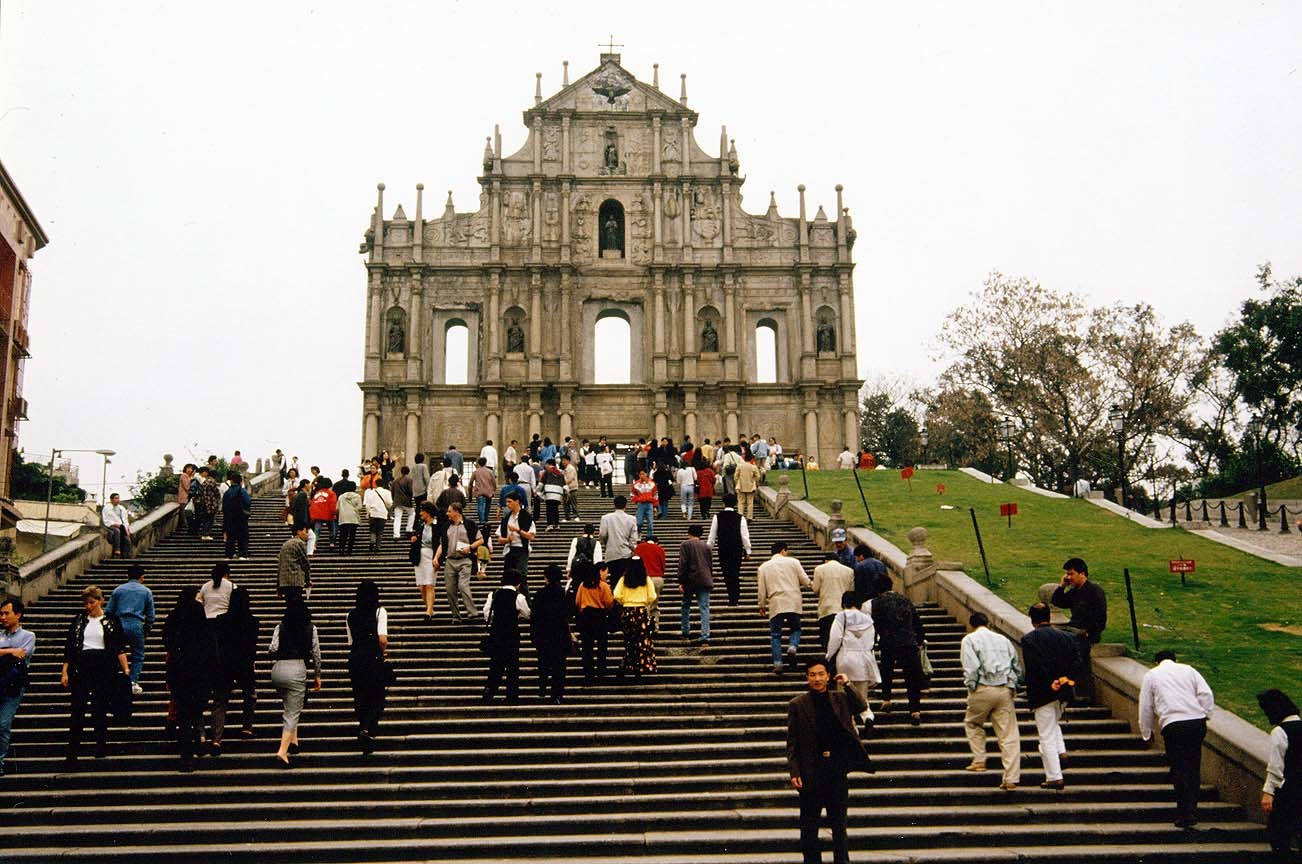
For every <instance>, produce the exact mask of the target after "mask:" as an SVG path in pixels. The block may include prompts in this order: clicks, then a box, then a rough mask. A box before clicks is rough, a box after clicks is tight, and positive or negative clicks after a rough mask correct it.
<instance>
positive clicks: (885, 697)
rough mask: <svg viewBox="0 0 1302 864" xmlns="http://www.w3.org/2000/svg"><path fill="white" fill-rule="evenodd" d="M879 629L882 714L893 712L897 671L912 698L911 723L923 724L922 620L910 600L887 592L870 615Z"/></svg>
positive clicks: (872, 608) (875, 600) (923, 638)
mask: <svg viewBox="0 0 1302 864" xmlns="http://www.w3.org/2000/svg"><path fill="white" fill-rule="evenodd" d="M870 614H871V615H872V616H873V625H874V626H876V628H877V645H878V648H879V649H880V652H881V656H882V664H881V673H882V710H884V711H889V710H890V708H891V691H892V684H893V683H894V679H895V669H896V667H898V668H899V669H900V671H901V672H902V673H903V674H904V684H905V688H906V689H907V692H908V695H909V722H911V723H912V724H913V725H914V726H917V725H918V724H919V723H921V722H922V657H921V654H920V653H919V652H920V650H921V648H922V645H923V644H925V643H926V641H927V637H926V633H925V632H924V631H923V629H922V616H920V615H919V614H918V610H917V609H916V608H915V607H914V605H913V603H912V602H910V600H909V598H908V597H905V596H904V595H903V594H901V593H899V592H898V591H887V592H886V593H884V594H880V595H878V596H877V597H875V598H873V601H872V607H871V613H870Z"/></svg>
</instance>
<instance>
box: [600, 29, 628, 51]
mask: <svg viewBox="0 0 1302 864" xmlns="http://www.w3.org/2000/svg"><path fill="white" fill-rule="evenodd" d="M597 47H598V48H604V49H605V53H607V54H614V53H615V49H616V48H623V47H624V43H622V42H616V41H615V34H614V33H612V34H610V42H609V43H607V44H602V43H601V42H598V43H597Z"/></svg>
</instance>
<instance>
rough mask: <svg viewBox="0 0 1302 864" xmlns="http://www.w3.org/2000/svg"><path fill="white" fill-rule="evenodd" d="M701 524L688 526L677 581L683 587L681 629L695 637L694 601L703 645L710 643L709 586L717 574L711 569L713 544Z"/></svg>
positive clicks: (686, 635) (700, 642)
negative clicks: (702, 537)
mask: <svg viewBox="0 0 1302 864" xmlns="http://www.w3.org/2000/svg"><path fill="white" fill-rule="evenodd" d="M701 533H702V532H701V526H700V525H697V524H693V525H688V526H687V539H686V540H684V541H683V543H682V545H681V546H679V547H678V581H679V584H680V585H681V587H682V589H683V620H682V632H683V638H684V639H691V638H692V602H693V601H695V602H696V608H697V609H699V610H700V613H701V638H700V639H699V640H698V641H697V643H696V644H697V645H698V646H700V647H701V648H704V647H705V646H707V645H709V644H710V589H711V588H712V587H714V576H713V574H712V573H711V569H710V545H709V544H708V543H706V542H705V541H704V540H702V539H701Z"/></svg>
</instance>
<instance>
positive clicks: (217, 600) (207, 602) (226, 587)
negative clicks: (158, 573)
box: [109, 561, 235, 620]
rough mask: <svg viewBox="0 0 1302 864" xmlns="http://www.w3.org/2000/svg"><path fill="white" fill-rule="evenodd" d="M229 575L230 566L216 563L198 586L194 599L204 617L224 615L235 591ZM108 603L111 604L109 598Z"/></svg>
mask: <svg viewBox="0 0 1302 864" xmlns="http://www.w3.org/2000/svg"><path fill="white" fill-rule="evenodd" d="M230 575H231V565H229V564H227V563H226V562H225V561H218V562H217V563H216V564H214V565H212V577H211V578H210V579H209V580H208V581H207V582H205V583H203V585H201V586H199V593H198V594H196V595H195V597H194V599H196V600H198V601H199V605H201V606H203V614H204V617H206V618H208V619H210V620H211V619H213V618H216V617H217V616H218V615H224V614H226V610H227V609H229V608H230V605H231V592H232V591H234V590H235V583H234V582H232V581H231V580H230V578H229V577H230ZM109 602H110V603H112V602H113V601H112V599H111V598H110V600H109Z"/></svg>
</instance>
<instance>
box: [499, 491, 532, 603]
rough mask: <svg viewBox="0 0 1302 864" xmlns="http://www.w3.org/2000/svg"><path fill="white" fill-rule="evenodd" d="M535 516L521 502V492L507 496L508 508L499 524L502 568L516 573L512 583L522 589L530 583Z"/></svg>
mask: <svg viewBox="0 0 1302 864" xmlns="http://www.w3.org/2000/svg"><path fill="white" fill-rule="evenodd" d="M534 529H535V525H534V521H533V517H532V516H530V515H529V511H528V510H525V509H524V508H523V506H522V504H521V498H520V493H519V492H512V493H511V494H509V495H507V496H506V510H505V511H504V512H503V513H502V521H501V522H500V523H498V526H497V536H498V538H499V539H500V540H501V541H502V569H503V570H506V571H510V572H513V573H515V580H514V581H513V582H512V583H511V584H513V585H515V586H516V588H517V589H518V590H520V591H524V590H526V586H528V584H529V543H530V542H532V540H533V538H534V536H535V534H536V532H535V530H534Z"/></svg>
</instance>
